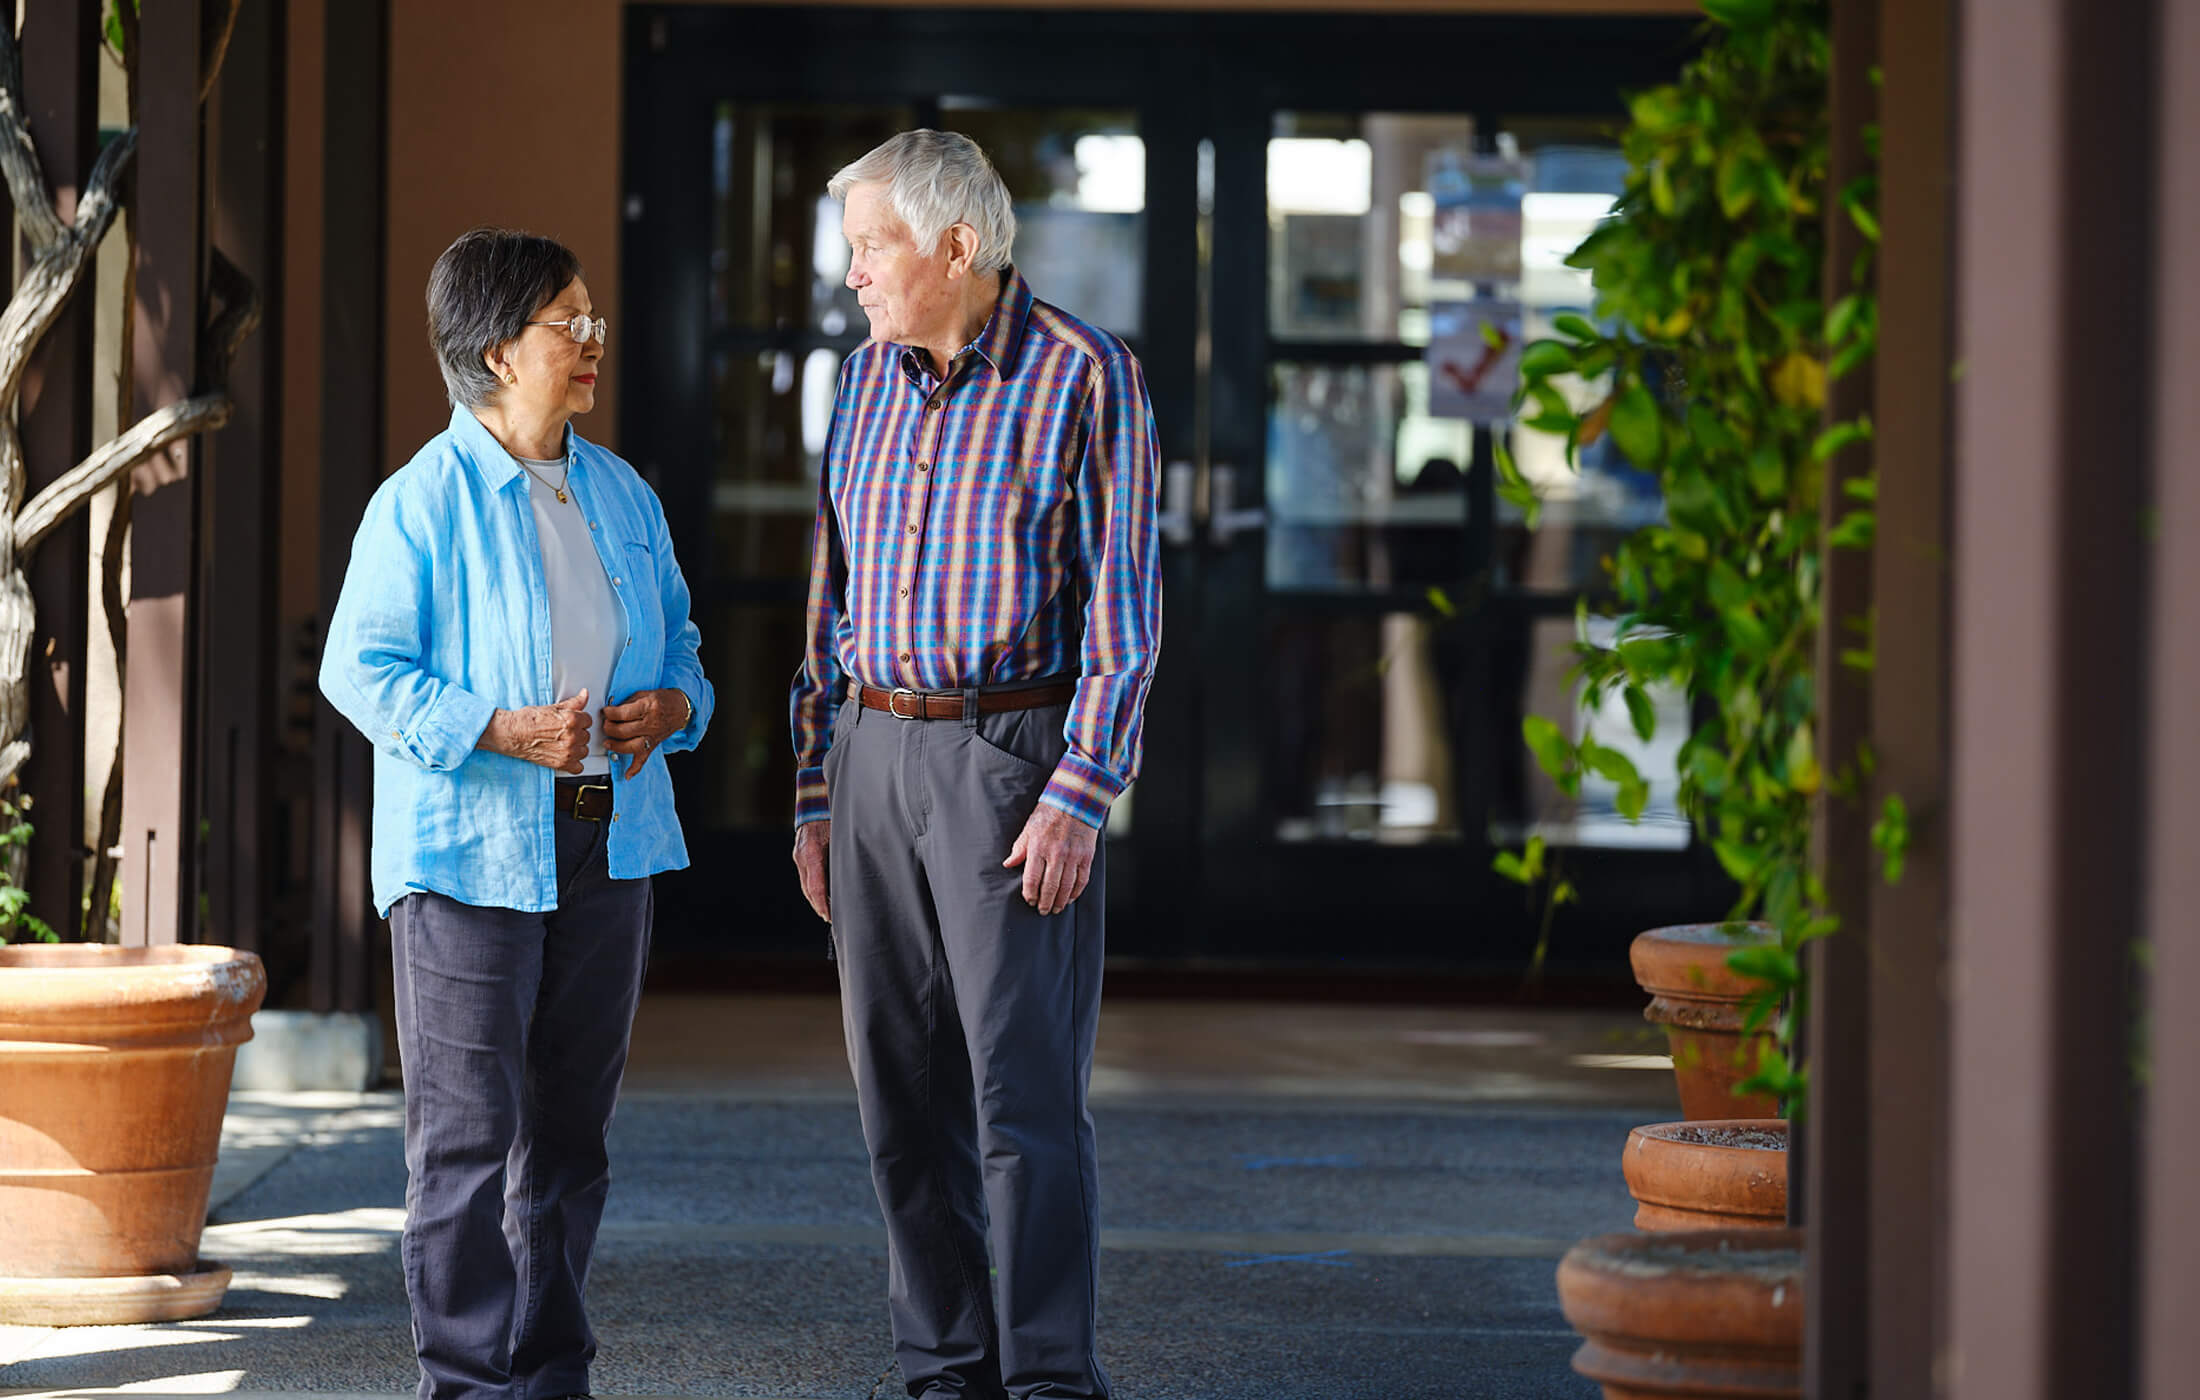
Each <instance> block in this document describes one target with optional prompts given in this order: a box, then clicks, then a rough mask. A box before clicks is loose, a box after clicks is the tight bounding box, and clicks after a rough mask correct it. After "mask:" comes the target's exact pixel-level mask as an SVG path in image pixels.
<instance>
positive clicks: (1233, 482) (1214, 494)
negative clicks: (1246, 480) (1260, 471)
mask: <svg viewBox="0 0 2200 1400" xmlns="http://www.w3.org/2000/svg"><path fill="white" fill-rule="evenodd" d="M1209 489H1210V492H1211V499H1210V502H1209V509H1208V512H1207V533H1208V537H1209V538H1210V539H1212V540H1213V541H1214V543H1215V548H1217V549H1227V548H1228V547H1229V544H1230V541H1231V540H1233V539H1236V538H1237V537H1238V536H1239V535H1242V534H1245V533H1246V532H1247V531H1251V530H1263V529H1266V528H1267V526H1268V512H1267V511H1266V510H1265V509H1263V508H1262V507H1260V506H1245V507H1242V508H1241V507H1239V505H1238V504H1237V468H1235V467H1233V466H1230V465H1229V464H1227V463H1224V462H1217V463H1215V465H1214V468H1213V476H1212V478H1211V484H1210V488H1209Z"/></svg>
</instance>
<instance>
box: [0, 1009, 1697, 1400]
mask: <svg viewBox="0 0 2200 1400" xmlns="http://www.w3.org/2000/svg"><path fill="white" fill-rule="evenodd" d="M1645 1029H1646V1028H1645V1027H1643V1025H1642V1023H1641V1021H1640V1020H1639V1019H1637V1018H1635V1017H1633V1016H1631V1015H1629V1014H1627V1013H1624V1012H1621V1013H1597V1012H1519V1011H1462V1010H1441V1009H1425V1008H1406V1007H1384V1008H1357V1007H1335V1006H1321V1005H1315V1006H1305V1005H1261V1004H1245V1003H1227V1004H1202V1003H1192V1002H1145V1003H1137V1002H1127V1003H1123V1004H1120V1005H1116V1006H1111V1007H1110V1008H1109V1009H1108V1010H1107V1012H1106V1013H1105V1015H1104V1018H1103V1024H1102V1029H1101V1036H1100V1052H1099V1063H1098V1066H1097V1068H1096V1071H1095V1076H1094V1078H1095V1085H1094V1090H1095V1118H1096V1119H1097V1121H1098V1125H1099V1135H1100V1150H1101V1169H1102V1190H1103V1193H1104V1199H1103V1206H1102V1212H1103V1220H1104V1222H1105V1227H1106V1228H1105V1232H1104V1234H1103V1240H1102V1245H1103V1251H1104V1253H1103V1260H1102V1275H1101V1281H1102V1300H1101V1345H1102V1356H1103V1358H1104V1360H1105V1361H1106V1363H1107V1365H1108V1366H1109V1368H1110V1370H1111V1372H1112V1374H1113V1377H1114V1380H1115V1383H1116V1389H1117V1393H1118V1394H1119V1395H1121V1396H1123V1397H1125V1400H1237V1398H1238V1397H1263V1400H1295V1398H1296V1397H1309V1398H1311V1397H1323V1400H1331V1398H1332V1397H1351V1396H1367V1397H1385V1400H1404V1397H1420V1396H1428V1397H1438V1396H1443V1397H1453V1396H1474V1397H1544V1396H1551V1397H1558V1396H1565V1397H1592V1396H1594V1395H1595V1393H1596V1390H1595V1387H1594V1386H1592V1385H1590V1384H1589V1383H1587V1382H1585V1381H1583V1380H1581V1379H1580V1378H1579V1377H1577V1376H1574V1375H1573V1374H1572V1373H1571V1372H1570V1371H1569V1370H1568V1368H1567V1359H1568V1358H1569V1357H1570V1356H1571V1354H1572V1352H1573V1349H1574V1346H1575V1339H1574V1337H1573V1335H1572V1334H1571V1332H1569V1331H1568V1330H1567V1328H1566V1325H1565V1322H1564V1319H1563V1318H1562V1317H1561V1316H1560V1315H1559V1311H1558V1302H1557V1298H1556V1295H1555V1293H1554V1291H1553V1288H1552V1283H1551V1271H1552V1268H1553V1265H1554V1262H1555V1260H1556V1259H1557V1257H1558V1255H1559V1254H1560V1253H1562V1252H1563V1251H1564V1249H1565V1248H1566V1246H1567V1245H1568V1244H1570V1243H1571V1242H1572V1241H1573V1240H1575V1239H1577V1238H1579V1237H1580V1236H1583V1235H1586V1234H1591V1233H1596V1232H1599V1231H1603V1230H1610V1229H1622V1228H1625V1227H1626V1226H1627V1224H1628V1222H1629V1219H1630V1216H1631V1214H1632V1212H1631V1208H1630V1207H1631V1203H1630V1202H1629V1201H1628V1198H1627V1194H1626V1189H1625V1186H1624V1184H1623V1183H1622V1182H1621V1180H1620V1174H1619V1153H1620V1148H1621V1145H1622V1143H1623V1142H1624V1140H1625V1137H1626V1133H1627V1129H1628V1128H1629V1127H1631V1126H1633V1125H1634V1124H1636V1123H1641V1122H1648V1121H1654V1120H1657V1119H1662V1118H1670V1117H1675V1116H1677V1109H1676V1106H1675V1102H1674V1097H1673V1089H1672V1081H1671V1077H1670V1075H1668V1074H1664V1073H1659V1072H1657V1070H1658V1069H1659V1068H1660V1067H1661V1066H1662V1063H1663V1062H1662V1059H1661V1058H1660V1057H1658V1056H1657V1055H1656V1053H1655V1050H1656V1046H1655V1043H1654V1042H1653V1041H1650V1040H1649V1039H1648V1038H1647V1037H1646V1036H1645V1035H1644V1034H1643V1032H1644V1030H1645ZM401 1133H402V1105H401V1101H400V1098H399V1096H398V1095H397V1094H396V1093H395V1092H393V1091H384V1092H380V1093H375V1094H367V1095H342V1096H331V1095H319V1096H316V1095H240V1096H238V1097H237V1099H236V1101H235V1102H234V1103H233V1104H232V1111H231V1114H230V1118H229V1122H228V1125H227V1131H226V1133H225V1140H224V1141H225V1145H224V1161H223V1169H222V1173H221V1177H220V1179H219V1181H218V1182H217V1186H216V1191H215V1198H216V1205H215V1207H214V1209H213V1212H212V1217H211V1223H210V1225H209V1228H208V1230H207V1234H206V1240H205V1245H204V1253H205V1255H206V1256H207V1257H208V1258H213V1259H219V1260H221V1261H223V1262H224V1263H227V1264H229V1265H230V1266H231V1267H232V1268H234V1269H235V1270H236V1281H235V1283H234V1285H233V1286H232V1289H231V1292H230V1294H229V1297H228V1300H227V1302H226V1303H225V1305H224V1307H223V1309H222V1311H221V1312H220V1313H218V1314H216V1315H215V1316H213V1317H210V1318H207V1319H204V1320H201V1321H198V1322H191V1323H172V1324H165V1325H160V1326H149V1327H136V1328H82V1329H62V1330H47V1329H34V1328H0V1393H6V1394H36V1395H41V1396H47V1395H50V1396H55V1397H59V1396H88V1395H92V1394H133V1395H140V1396H142V1395H148V1394H153V1395H159V1394H176V1395H182V1394H200V1395H203V1394H208V1393H236V1394H243V1395H290V1394H299V1393H309V1392H310V1393H316V1394H320V1395H329V1394H359V1395H376V1396H391V1395H397V1394H401V1393H404V1392H406V1391H409V1390H410V1388H411V1385H412V1380H413V1376H414V1371H413V1364H412V1358H411V1353H410V1338H409V1331H408V1327H407V1320H406V1309H405V1299H404V1292H403V1287H402V1280H401V1278H400V1274H399V1269H398V1265H397V1242H398V1234H399V1230H400V1228H401V1226H402V1223H403V1203H404V1166H403V1162H402V1159H401V1154H400V1141H401ZM612 1149H613V1164H614V1172H615V1182H614V1185H613V1188H612V1198H611V1205H610V1208H609V1211H608V1213H607V1215H606V1217H605V1225H604V1230H603V1236H602V1240H601V1244H600V1246H599V1249H598V1253H597V1259H596V1265H595V1270H594V1273H593V1276H592V1278H591V1282H590V1299H591V1307H592V1313H593V1317H594V1320H595V1324H596V1328H597V1331H598V1333H599V1336H600V1339H601V1345H602V1351H601V1355H600V1356H599V1357H598V1360H597V1363H596V1369H595V1376H594V1385H595V1390H596V1393H597V1394H598V1395H603V1396H613V1395H617V1396H636V1395H706V1396H708V1395H718V1396H759V1397H767V1396H777V1397H790V1400H791V1398H792V1397H801V1398H802V1400H869V1398H870V1397H875V1396H879V1397H883V1396H899V1395H901V1394H903V1390H902V1387H901V1385H900V1382H899V1377H898V1375H897V1374H896V1372H895V1370H894V1367H893V1359H892V1356H891V1352H890V1348H889V1344H888V1340H887V1334H886V1319H885V1307H884V1293H885V1274H886V1267H885V1251H884V1247H883V1234H882V1232H881V1231H880V1229H879V1226H878V1223H877V1214H876V1205H875V1202H874V1200H873V1198H872V1195H871V1191H870V1182H869V1177H868V1174H867V1170H866V1165H865V1161H864V1155H863V1147H862V1140H861V1136H860V1133H859V1131H858V1127H857V1122H856V1114H855V1105H854V1097H853V1093H852V1091H851V1089H850V1087H849V1083H848V1074H847V1069H846V1065H845V1062H844V1060H843V1059H842V1058H841V1048H840V1039H839V1020H838V1013H837V1008H836V1007H835V1005H834V1003H833V1002H831V1001H830V1000H828V999H822V998H810V997H791V996H790V997H751V998H741V997H709V998H703V997H693V998H683V997H654V998H651V999H649V1000H648V1001H647V1002H645V1004H644V1006H643V1009H642V1014H641V1019H640V1023H639V1026H638V1029H637V1034H636V1042H635V1053H634V1059H633V1064H632V1067H631V1069H630V1072H629V1076H628V1082H627V1093H626V1097H625V1100H624V1102H623V1104H622V1107H621V1109H620V1113H619V1118H618V1121H617V1123H616V1125H615V1126H614V1129H613V1134H612Z"/></svg>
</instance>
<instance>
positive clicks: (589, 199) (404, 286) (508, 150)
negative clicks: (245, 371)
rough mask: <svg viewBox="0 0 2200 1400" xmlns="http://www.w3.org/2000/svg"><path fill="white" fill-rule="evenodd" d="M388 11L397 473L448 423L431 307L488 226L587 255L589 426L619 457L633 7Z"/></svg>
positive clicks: (608, 0) (513, 1) (554, 2)
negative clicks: (463, 238)
mask: <svg viewBox="0 0 2200 1400" xmlns="http://www.w3.org/2000/svg"><path fill="white" fill-rule="evenodd" d="M390 10H391V14H390V87H389V100H390V111H389V123H390V124H389V161H390V183H389V243H388V254H387V257H388V262H387V275H388V278H389V282H388V286H389V300H388V303H387V308H386V310H385V312H384V315H385V318H386V319H385V323H384V324H385V330H386V336H387V339H386V348H385V350H384V354H385V355H386V356H387V364H388V379H387V384H388V392H389V417H388V419H387V424H388V434H387V437H386V443H387V448H386V456H387V462H386V464H385V465H386V466H387V467H388V468H389V469H392V470H394V469H395V468H397V467H398V466H400V465H402V464H403V463H404V462H405V461H406V459H408V458H409V457H411V456H412V454H413V453H414V452H415V451H416V450H418V448H419V447H420V444H421V443H423V442H425V441H426V440H427V439H428V438H430V437H433V436H434V435H435V434H436V433H438V432H440V431H442V429H443V425H444V424H445V422H447V421H448V420H449V417H450V408H449V406H448V404H447V403H446V401H445V399H444V397H443V380H442V378H441V377H440V376H439V375H438V374H437V373H436V368H435V357H434V356H433V354H431V353H430V352H429V350H428V342H427V333H426V329H425V327H426V313H425V312H424V311H423V309H422V301H421V297H422V293H423V291H424V289H425V288H426V287H427V284H428V270H429V268H431V267H432V266H434V264H435V259H436V255H437V254H438V253H441V252H442V251H443V249H444V248H445V247H446V246H448V245H449V243H450V241H451V240H452V239H453V238H455V237H457V236H458V235H459V234H461V233H463V232H465V231H466V230H467V229H469V228H472V227H474V226H475V225H477V224H504V225H508V226H512V227H518V228H525V229H529V230H531V231H533V232H536V233H542V234H547V235H549V236H550V237H553V238H556V239H559V240H560V241H562V242H563V243H565V244H566V245H567V246H568V247H570V248H572V249H573V251H574V252H576V253H578V254H579V255H580V259H581V263H582V265H583V266H584V267H586V268H587V269H588V292H589V295H590V297H592V298H593V299H594V301H595V304H596V310H597V314H598V315H601V316H605V317H608V318H609V319H610V321H611V325H612V332H611V337H612V338H611V351H612V353H611V355H610V356H609V357H608V359H607V361H606V364H605V368H604V386H603V387H604V392H603V394H602V396H601V398H599V400H598V405H599V406H598V407H597V409H596V411H595V412H594V413H593V414H591V415H590V416H589V418H588V419H587V420H586V421H585V422H582V423H580V424H579V425H578V426H579V428H580V431H581V432H582V433H583V434H585V435H586V436H587V437H589V438H590V439H591V440H593V441H596V442H601V443H606V444H609V445H612V446H614V447H615V446H616V445H617V441H618V434H617V432H616V428H615V424H614V422H613V417H614V409H613V405H615V404H616V403H617V402H618V389H617V377H618V373H619V357H618V349H619V335H620V332H621V330H622V329H623V326H622V324H621V321H620V317H619V305H618V293H619V285H618V269H619V110H620V98H619V81H620V72H621V65H620V62H619V48H620V44H619V31H620V10H621V6H620V5H619V4H617V3H615V0H467V3H466V4H463V5H452V4H448V3H445V2H444V0H394V3H392V5H391V7H390ZM330 175H331V178H334V177H335V172H330Z"/></svg>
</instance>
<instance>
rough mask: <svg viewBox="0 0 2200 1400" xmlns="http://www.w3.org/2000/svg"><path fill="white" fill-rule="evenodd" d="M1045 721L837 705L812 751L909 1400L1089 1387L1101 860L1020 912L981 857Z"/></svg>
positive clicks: (1014, 809) (997, 858)
mask: <svg viewBox="0 0 2200 1400" xmlns="http://www.w3.org/2000/svg"><path fill="white" fill-rule="evenodd" d="M1066 713H1067V712H1066V709H1065V708H1064V707H1063V706H1059V705H1057V706H1050V707H1047V708H1044V709H1036V710H1022V711H1010V712H1006V713H1002V714H995V715H985V716H976V715H973V716H972V717H970V718H968V719H965V720H964V721H962V722H960V723H958V722H956V721H953V720H928V721H927V720H898V719H895V718H893V717H892V716H890V715H887V714H884V713H882V712H879V711H866V710H864V709H863V708H862V707H861V706H859V705H856V704H854V703H853V702H851V703H849V704H847V705H844V706H842V707H841V711H840V715H839V719H838V721H837V723H836V726H835V730H834V739H833V744H832V747H831V748H830V749H829V750H828V751H827V754H826V787H827V791H828V792H829V793H830V795H831V800H832V816H833V832H832V844H831V847H830V855H829V860H830V864H829V871H830V878H831V897H832V911H833V942H834V949H835V953H836V956H837V958H838V960H839V966H840V990H841V1010H842V1016H843V1019H844V1021H845V1023H846V1030H847V1035H848V1059H849V1063H850V1065H851V1067H852V1068H853V1069H854V1071H855V1077H856V1088H857V1092H858V1094H859V1096H860V1098H861V1100H862V1107H863V1135H864V1139H865V1141H866V1143H867V1144H868V1146H869V1147H870V1151H871V1179H872V1182H873V1184H874V1185H875V1186H876V1187H877V1189H878V1199H879V1206H880V1208H881V1210H882V1211H883V1212H884V1214H885V1217H886V1234H887V1242H888V1249H889V1252H890V1261H889V1262H890V1276H889V1281H888V1299H887V1300H888V1307H889V1311H890V1313H891V1316H892V1319H893V1327H894V1348H895V1354H896V1356H897V1357H898V1358H899V1360H900V1362H901V1373H902V1379H903V1380H904V1382H905V1383H906V1384H907V1386H908V1389H909V1393H910V1394H911V1395H918V1396H928V1397H945V1396H957V1397H973V1400H999V1397H1000V1396H1002V1395H1003V1394H1004V1393H1005V1394H1007V1395H1012V1396H1017V1397H1019V1398H1020V1397H1026V1396H1033V1397H1036V1396H1049V1397H1051V1396H1081V1397H1104V1396H1106V1395H1108V1394H1109V1383H1108V1378H1107V1373H1106V1372H1105V1371H1104V1370H1102V1369H1101V1366H1100V1363H1099V1360H1098V1358H1097V1356H1096V1355H1095V1354H1094V1337H1093V1332H1094V1319H1095V1298H1096V1294H1097V1292H1098V1288H1097V1277H1098V1273H1099V1262H1100V1248H1099V1247H1100V1230H1099V1179H1098V1176H1099V1171H1098V1161H1097V1157H1096V1154H1095V1152H1094V1148H1093V1133H1092V1116H1091V1115H1090V1114H1089V1113H1088V1112H1087V1111H1086V1106H1085V1098H1086V1086H1087V1083H1088V1081H1089V1080H1090V1078H1091V1075H1092V1048H1093V1036H1094V1033H1095V1031H1096V1030H1097V1028H1098V1022H1099V1013H1100V961H1101V921H1102V914H1103V899H1102V891H1103V889H1104V888H1105V883H1106V881H1105V874H1106V872H1105V870H1104V868H1103V866H1102V863H1101V861H1100V859H1099V858H1097V857H1096V859H1095V861H1094V864H1093V871H1092V884H1091V886H1090V887H1089V888H1088V889H1087V890H1086V891H1085V893H1084V895H1083V897H1082V898H1080V899H1078V900H1077V901H1076V902H1075V903H1074V904H1072V905H1070V907H1069V908H1068V909H1066V910H1064V911H1063V912H1061V913H1060V914H1057V915H1055V916H1053V917H1052V918H1042V917H1040V915H1039V913H1038V911H1037V910H1035V909H1033V908H1032V907H1031V906H1030V905H1029V904H1026V903H1025V902H1024V898H1023V893H1022V890H1023V872H1022V870H1021V869H1017V870H1006V869H1003V868H1002V866H1001V862H1002V861H1003V860H1006V859H1007V858H1008V853H1009V849H1010V847H1012V846H1013V845H1014V844H1015V841H1016V837H1017V834H1018V833H1019V832H1021V831H1022V830H1023V826H1024V822H1025V821H1026V820H1027V819H1028V818H1029V817H1030V816H1031V812H1032V809H1033V807H1034V806H1036V805H1037V803H1038V800H1039V794H1040V792H1041V790H1043V789H1044V788H1045V787H1046V784H1047V779H1048V777H1049V776H1050V775H1051V774H1052V773H1053V771H1054V765H1055V764H1056V763H1057V762H1058V761H1059V760H1060V758H1061V756H1062V749H1063V739H1062V723H1063V719H1064V717H1065V715H1066ZM1103 849H1104V847H1103ZM989 1262H990V1266H991V1268H992V1269H993V1270H994V1271H996V1272H995V1276H994V1277H993V1278H992V1280H991V1282H990V1284H989V1281H988V1272H987V1271H988V1265H989Z"/></svg>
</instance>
